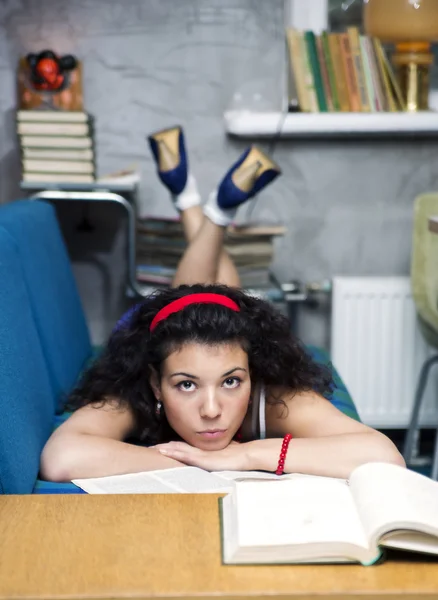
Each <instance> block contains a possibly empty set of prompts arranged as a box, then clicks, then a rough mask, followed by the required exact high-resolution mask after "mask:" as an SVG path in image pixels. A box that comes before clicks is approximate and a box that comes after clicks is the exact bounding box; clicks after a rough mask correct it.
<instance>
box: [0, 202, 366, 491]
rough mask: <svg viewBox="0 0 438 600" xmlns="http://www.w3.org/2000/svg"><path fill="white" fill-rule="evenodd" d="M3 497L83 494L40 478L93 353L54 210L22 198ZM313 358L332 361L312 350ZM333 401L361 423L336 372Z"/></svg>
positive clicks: (14, 226)
mask: <svg viewBox="0 0 438 600" xmlns="http://www.w3.org/2000/svg"><path fill="white" fill-rule="evenodd" d="M0 282H1V285H0V415H1V417H0V494H31V493H38V494H47V493H50V494H51V493H82V491H81V490H80V489H79V488H77V487H76V486H74V485H73V484H71V483H65V484H58V483H50V482H45V481H40V480H39V479H38V469H39V458H40V454H41V451H42V448H43V446H44V444H45V442H46V441H47V439H48V438H49V436H50V434H51V432H52V431H53V429H54V428H56V427H57V426H58V425H59V424H60V423H62V422H63V421H64V420H65V419H66V418H68V416H69V415H68V414H66V413H64V412H63V400H64V399H65V397H66V396H67V394H68V393H69V391H70V390H71V388H72V386H73V385H74V383H75V382H76V381H77V378H78V376H79V374H80V373H81V371H82V369H83V368H84V367H85V366H86V365H87V364H88V363H89V361H90V359H92V358H93V348H92V346H91V343H90V337H89V332H88V328H87V324H86V320H85V316H84V313H83V310H82V306H81V302H80V298H79V294H78V290H77V287H76V283H75V280H74V276H73V272H72V269H71V266H70V261H69V257H68V254H67V251H66V248H65V245H64V242H63V239H62V236H61V232H60V230H59V226H58V223H57V220H56V215H55V211H54V209H53V207H52V206H51V205H50V204H48V203H45V202H40V201H31V200H19V201H16V202H12V203H10V204H6V205H3V206H0ZM309 350H310V352H311V354H312V355H313V356H314V358H315V360H317V361H319V362H325V363H327V362H329V357H328V355H327V354H326V353H325V352H323V351H321V350H319V349H317V348H309ZM334 378H335V388H334V389H333V391H332V394H331V395H330V397H329V400H330V401H331V402H332V403H333V404H335V405H336V406H337V407H338V408H339V409H340V410H342V411H343V412H344V413H346V414H348V415H350V416H351V417H353V418H355V419H358V420H359V417H358V414H357V412H356V409H355V407H354V403H353V401H352V399H351V397H350V395H349V394H348V391H347V390H346V388H345V386H344V385H343V383H342V381H341V380H340V378H339V376H338V375H337V373H336V372H334Z"/></svg>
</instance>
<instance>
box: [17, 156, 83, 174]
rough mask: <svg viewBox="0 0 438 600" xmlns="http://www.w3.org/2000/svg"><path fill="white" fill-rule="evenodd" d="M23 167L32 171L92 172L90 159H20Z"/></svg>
mask: <svg viewBox="0 0 438 600" xmlns="http://www.w3.org/2000/svg"><path fill="white" fill-rule="evenodd" d="M22 164H23V169H24V170H25V171H33V172H34V173H59V172H60V173H87V174H91V173H94V164H93V162H91V161H82V160H78V161H73V160H35V159H32V158H23V159H22Z"/></svg>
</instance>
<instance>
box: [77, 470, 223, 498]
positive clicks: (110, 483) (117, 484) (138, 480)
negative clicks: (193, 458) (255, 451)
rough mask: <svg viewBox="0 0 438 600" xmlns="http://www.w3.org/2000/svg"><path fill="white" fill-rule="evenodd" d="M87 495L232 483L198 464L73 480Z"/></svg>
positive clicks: (218, 488) (210, 488) (203, 489)
mask: <svg viewBox="0 0 438 600" xmlns="http://www.w3.org/2000/svg"><path fill="white" fill-rule="evenodd" d="M72 483H74V484H75V485H77V486H78V487H80V488H81V489H83V490H84V491H85V492H87V493H88V494H178V493H180V494H193V493H201V494H202V493H204V494H205V493H221V492H224V493H226V492H229V491H231V490H232V489H233V487H234V484H233V483H232V482H231V481H228V480H227V479H224V478H222V477H219V476H218V475H216V474H214V473H209V472H208V471H204V470H203V469H198V468H197V467H178V468H176V469H163V470H160V471H147V472H141V473H129V474H126V475H113V476H111V477H94V478H90V479H74V480H73V481H72Z"/></svg>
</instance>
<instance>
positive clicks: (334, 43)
mask: <svg viewBox="0 0 438 600" xmlns="http://www.w3.org/2000/svg"><path fill="white" fill-rule="evenodd" d="M328 43H329V48H330V57H331V61H332V65H333V71H334V75H335V80H336V92H337V96H338V100H339V106H340V110H341V112H350V97H349V94H348V88H347V79H346V76H345V69H344V62H343V60H342V55H341V44H340V34H339V33H329V34H328Z"/></svg>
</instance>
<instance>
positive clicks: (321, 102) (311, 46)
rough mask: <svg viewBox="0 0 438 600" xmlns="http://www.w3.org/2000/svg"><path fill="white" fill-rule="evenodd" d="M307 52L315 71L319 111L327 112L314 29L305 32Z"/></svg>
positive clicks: (314, 77) (314, 78)
mask: <svg viewBox="0 0 438 600" xmlns="http://www.w3.org/2000/svg"><path fill="white" fill-rule="evenodd" d="M304 37H305V41H306V47H307V54H308V57H309V62H310V69H311V71H312V73H313V80H314V87H315V91H316V98H317V101H318V109H319V112H327V110H328V107H327V101H326V98H325V94H324V83H323V79H322V74H321V69H320V64H319V60H318V49H317V46H316V36H315V34H314V33H313V31H306V32H305V34H304Z"/></svg>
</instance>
